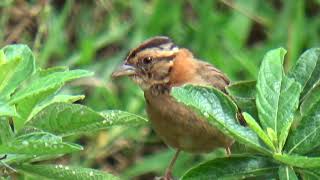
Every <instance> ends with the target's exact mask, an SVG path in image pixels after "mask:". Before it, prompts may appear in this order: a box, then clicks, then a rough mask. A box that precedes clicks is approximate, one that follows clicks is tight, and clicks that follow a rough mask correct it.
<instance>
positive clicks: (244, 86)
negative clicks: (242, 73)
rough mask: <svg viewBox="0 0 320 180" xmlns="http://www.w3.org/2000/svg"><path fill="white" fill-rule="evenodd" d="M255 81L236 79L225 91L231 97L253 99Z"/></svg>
mask: <svg viewBox="0 0 320 180" xmlns="http://www.w3.org/2000/svg"><path fill="white" fill-rule="evenodd" d="M255 88H256V81H238V82H235V83H232V84H231V85H229V86H228V87H227V92H228V94H229V95H231V96H233V97H239V98H248V99H255V96H256V89H255Z"/></svg>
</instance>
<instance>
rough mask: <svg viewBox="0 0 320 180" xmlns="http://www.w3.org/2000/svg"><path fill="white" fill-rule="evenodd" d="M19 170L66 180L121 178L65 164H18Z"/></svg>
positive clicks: (113, 179) (115, 179)
mask: <svg viewBox="0 0 320 180" xmlns="http://www.w3.org/2000/svg"><path fill="white" fill-rule="evenodd" d="M16 167H17V169H18V170H21V171H23V172H26V173H29V174H32V175H36V176H38V177H42V178H49V179H64V180H87V179H92V180H100V179H101V180H119V178H118V177H116V176H114V175H112V174H109V173H106V172H103V171H98V170H95V169H89V168H82V167H74V166H63V165H30V164H21V165H18V166H16Z"/></svg>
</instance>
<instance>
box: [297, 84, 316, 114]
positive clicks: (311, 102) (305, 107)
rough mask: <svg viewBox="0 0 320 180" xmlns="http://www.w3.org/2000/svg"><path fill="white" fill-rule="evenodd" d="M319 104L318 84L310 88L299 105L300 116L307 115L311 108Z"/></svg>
mask: <svg viewBox="0 0 320 180" xmlns="http://www.w3.org/2000/svg"><path fill="white" fill-rule="evenodd" d="M319 102H320V83H319V84H317V85H316V86H315V87H314V88H312V89H311V90H310V91H309V93H308V94H307V95H306V96H305V98H304V99H303V101H302V103H301V105H300V112H301V114H302V115H306V114H308V112H310V110H311V109H312V108H313V106H315V105H317V104H318V103H319Z"/></svg>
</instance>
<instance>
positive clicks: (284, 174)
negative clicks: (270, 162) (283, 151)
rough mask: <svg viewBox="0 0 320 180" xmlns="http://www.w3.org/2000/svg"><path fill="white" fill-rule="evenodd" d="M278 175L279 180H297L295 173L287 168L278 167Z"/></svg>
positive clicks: (290, 168)
mask: <svg viewBox="0 0 320 180" xmlns="http://www.w3.org/2000/svg"><path fill="white" fill-rule="evenodd" d="M278 174H279V179H280V180H298V177H297V175H296V173H295V172H294V170H293V169H292V167H289V166H280V167H279V171H278Z"/></svg>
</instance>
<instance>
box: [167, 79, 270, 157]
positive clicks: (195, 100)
mask: <svg viewBox="0 0 320 180" xmlns="http://www.w3.org/2000/svg"><path fill="white" fill-rule="evenodd" d="M171 94H172V95H173V96H174V97H175V98H176V99H177V100H178V101H179V102H182V103H184V104H186V105H187V106H190V107H192V108H194V109H195V110H196V111H197V112H198V113H199V114H200V115H202V116H203V117H205V118H206V119H207V120H208V122H209V123H211V124H212V125H213V126H215V127H216V128H218V129H219V130H221V132H223V133H225V134H226V135H228V136H231V137H232V138H234V139H235V140H237V141H239V142H241V143H243V144H246V145H248V146H250V147H252V148H254V149H256V150H258V151H260V152H264V153H270V150H268V149H267V148H266V147H265V146H264V144H263V143H262V142H261V141H260V139H259V137H258V136H257V134H256V133H254V132H253V131H252V130H251V129H249V128H247V127H243V126H241V125H240V124H239V123H238V122H237V119H236V113H237V107H236V105H235V104H234V103H233V102H232V101H231V100H230V99H229V97H228V96H226V95H225V94H223V93H222V92H221V91H219V90H217V89H214V88H211V87H200V86H193V85H186V86H183V87H176V88H173V89H172V92H171Z"/></svg>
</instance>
